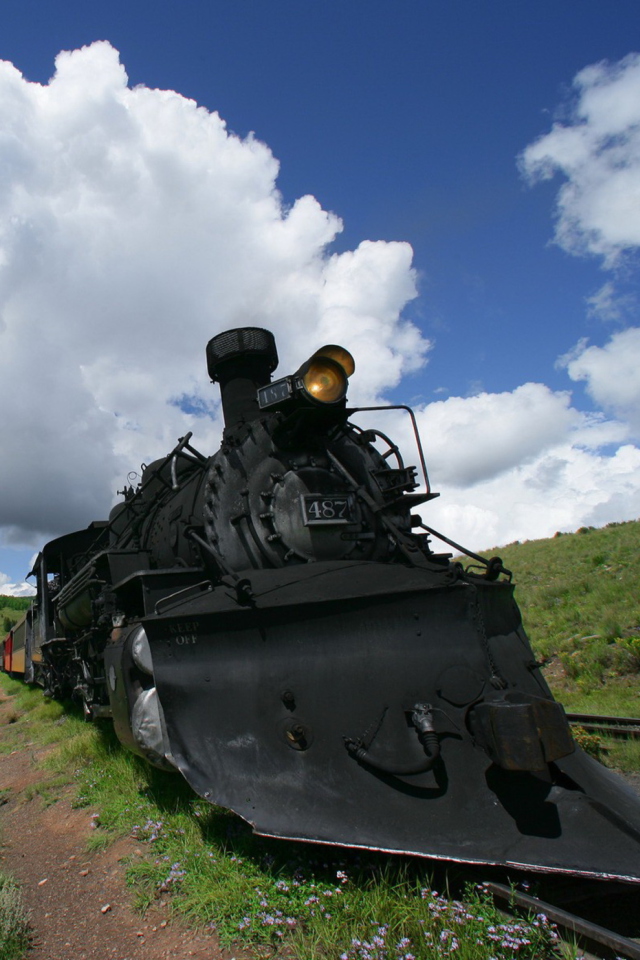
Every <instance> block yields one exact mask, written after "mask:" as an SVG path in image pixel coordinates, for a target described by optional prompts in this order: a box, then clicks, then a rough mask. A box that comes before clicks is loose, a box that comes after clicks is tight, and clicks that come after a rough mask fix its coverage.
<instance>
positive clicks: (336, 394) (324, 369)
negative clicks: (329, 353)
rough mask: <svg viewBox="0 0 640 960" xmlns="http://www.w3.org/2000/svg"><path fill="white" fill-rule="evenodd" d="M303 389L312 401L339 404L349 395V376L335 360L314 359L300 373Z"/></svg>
mask: <svg viewBox="0 0 640 960" xmlns="http://www.w3.org/2000/svg"><path fill="white" fill-rule="evenodd" d="M298 376H299V377H300V380H301V381H302V388H303V390H304V392H305V393H306V394H307V396H308V397H309V398H310V399H311V400H315V401H316V402H319V403H337V402H338V401H339V400H342V399H343V398H344V397H345V396H346V394H347V375H346V373H345V372H344V369H343V368H342V367H341V366H340V364H339V363H336V361H335V360H331V359H330V358H329V357H312V358H311V360H307V362H306V363H305V364H304V366H302V367H301V368H300V370H299V371H298Z"/></svg>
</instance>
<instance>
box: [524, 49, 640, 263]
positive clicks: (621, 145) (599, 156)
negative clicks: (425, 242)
mask: <svg viewBox="0 0 640 960" xmlns="http://www.w3.org/2000/svg"><path fill="white" fill-rule="evenodd" d="M573 85H574V90H575V101H574V103H573V105H572V109H571V115H570V119H569V122H564V123H560V122H558V123H554V125H553V128H552V130H551V131H550V132H549V133H547V134H545V135H544V136H542V137H540V139H538V140H537V141H536V142H535V143H533V144H531V145H530V146H529V147H527V148H526V150H525V151H524V152H523V154H522V157H521V165H522V169H523V171H524V173H525V174H526V175H527V176H528V177H529V178H530V179H532V180H535V179H537V178H541V179H549V178H550V177H553V176H554V175H555V174H556V173H561V174H563V175H564V177H565V178H566V182H565V183H564V184H563V186H562V187H561V188H560V191H559V193H558V201H557V222H556V240H557V242H558V243H559V244H560V245H561V246H562V247H564V248H565V249H566V250H568V251H570V252H571V253H578V254H585V253H590V254H595V255H598V256H601V257H602V258H603V259H604V262H605V264H606V265H607V266H612V265H613V264H615V263H616V261H618V259H619V258H620V256H621V254H623V253H624V252H625V251H627V250H629V249H631V248H635V247H637V246H638V245H639V244H640V54H637V53H633V54H629V56H627V57H625V58H624V59H623V60H620V61H619V62H618V63H613V64H611V63H608V62H607V61H602V62H601V63H596V64H593V65H591V66H589V67H586V68H585V69H584V70H581V71H580V73H578V75H577V76H576V78H575V80H574V82H573Z"/></svg>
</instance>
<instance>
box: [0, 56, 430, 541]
mask: <svg viewBox="0 0 640 960" xmlns="http://www.w3.org/2000/svg"><path fill="white" fill-rule="evenodd" d="M0 168H2V171H3V174H2V178H1V180H0V451H1V452H2V460H1V462H2V486H3V492H4V493H3V498H2V502H1V503H0V527H4V528H5V539H6V541H7V542H33V543H34V544H35V543H37V542H38V540H39V539H40V537H41V535H42V534H43V533H61V532H65V531H68V530H70V529H73V528H75V527H78V526H82V525H84V524H86V523H87V522H88V521H89V520H91V519H93V518H96V517H100V516H104V514H105V513H106V511H107V510H108V507H109V504H110V502H111V498H112V491H113V490H114V489H115V487H116V486H118V485H122V481H123V480H124V477H125V476H126V474H127V472H128V471H129V470H130V469H132V468H135V467H136V466H137V465H138V464H140V462H141V461H143V460H145V461H148V460H150V459H152V458H153V457H155V456H158V455H161V454H164V453H166V452H168V450H169V449H171V447H172V446H173V444H174V443H175V439H176V437H177V436H179V435H182V434H184V433H185V432H186V430H188V429H190V428H194V430H195V433H196V438H197V443H198V444H199V445H200V446H201V447H202V448H203V449H204V450H205V452H209V451H212V450H214V449H216V447H217V443H218V436H219V427H220V423H219V421H218V422H216V423H214V422H213V421H212V420H211V419H207V418H201V417H200V418H198V417H197V416H196V415H195V414H187V413H185V412H184V411H183V410H181V409H180V407H179V406H178V405H177V404H176V403H175V400H176V398H179V397H181V396H184V395H188V396H190V397H193V398H194V400H195V401H196V405H200V406H201V407H203V408H205V409H209V410H210V411H213V412H214V413H215V412H217V411H218V409H219V408H218V403H217V391H216V390H215V389H214V388H213V387H212V386H211V385H210V383H209V381H208V377H207V373H206V365H205V358H204V348H205V345H206V342H207V340H208V339H209V338H210V337H211V336H213V335H214V334H215V333H217V332H219V331H220V330H223V329H225V328H229V327H233V326H241V325H246V324H250V325H254V324H255V325H258V326H266V327H268V328H270V329H271V330H273V332H274V333H275V334H276V336H277V339H278V347H279V351H280V357H281V368H280V369H281V370H282V371H284V372H287V371H288V370H291V369H295V366H294V365H296V366H297V365H298V364H299V363H300V362H301V360H302V359H303V358H304V357H305V356H307V355H308V354H309V353H310V352H311V351H312V350H313V349H315V348H316V347H318V346H319V345H320V342H321V341H325V342H326V341H329V342H331V341H333V342H335V341H338V342H344V344H345V346H347V347H348V348H350V349H352V350H353V352H354V353H355V355H356V357H357V360H358V374H359V377H358V379H357V380H356V382H355V384H354V390H355V392H356V394H357V393H358V391H359V395H360V399H361V400H363V401H366V400H371V399H372V398H374V397H376V396H377V395H378V394H379V393H380V392H381V391H383V390H384V389H385V388H386V387H388V386H390V385H394V384H396V383H397V382H398V381H399V379H400V378H401V376H402V375H403V374H404V373H405V372H406V371H408V370H413V369H415V368H416V367H417V366H419V365H420V364H421V363H422V362H424V356H425V354H426V351H427V349H428V347H429V344H428V342H427V341H425V340H424V339H423V338H422V336H421V335H420V333H419V331H418V330H417V328H416V327H414V326H412V325H411V324H410V323H408V322H407V321H405V320H403V319H402V318H401V316H400V313H401V310H402V309H403V307H404V306H405V304H406V303H407V301H409V300H411V299H412V298H413V297H415V295H416V289H415V277H414V272H413V270H412V267H411V259H412V251H411V248H410V247H409V245H408V244H405V243H386V242H372V241H369V240H365V241H364V242H363V243H361V244H360V245H359V246H358V247H357V249H355V250H353V251H348V252H346V253H343V254H340V255H337V254H331V253H330V251H329V250H328V249H327V248H328V245H329V244H330V243H331V242H332V240H333V239H334V238H335V236H336V234H337V233H338V232H339V231H340V230H341V229H342V225H341V222H340V220H339V219H338V218H337V217H336V216H335V215H334V214H332V213H328V212H327V211H325V210H323V209H322V208H321V207H320V205H319V204H318V202H317V201H316V200H315V199H314V198H313V197H311V196H306V197H302V198H300V199H298V200H296V201H295V203H293V204H292V205H291V206H290V207H286V206H285V205H284V203H283V200H282V197H281V195H280V194H279V193H278V190H277V189H276V177H277V174H278V162H277V161H276V160H275V158H274V157H273V155H272V154H271V152H270V150H269V149H268V147H267V146H265V145H264V144H262V143H260V142H258V141H257V140H256V139H255V138H253V137H248V138H246V139H244V140H242V139H239V138H238V137H236V136H234V135H232V134H230V133H229V132H228V131H227V129H226V126H225V123H224V121H223V120H222V119H221V118H220V117H219V116H218V114H217V113H211V112H209V111H208V110H206V109H205V108H203V107H198V106H197V105H196V104H195V103H194V102H193V101H191V100H188V99H186V98H184V97H182V96H180V95H179V94H177V93H174V92H171V91H160V90H150V89H147V88H145V87H136V88H135V89H130V88H129V87H128V86H127V77H126V74H125V71H124V68H123V67H122V66H121V65H120V63H119V59H118V54H117V52H116V51H115V50H114V49H113V48H112V47H111V46H110V45H109V44H108V43H106V42H99V43H95V44H92V45H91V46H89V47H85V48H83V49H82V50H76V51H73V52H71V53H62V54H60V55H59V57H58V58H57V59H56V71H55V75H54V76H53V78H52V80H51V81H50V82H49V83H48V84H47V85H40V84H36V83H30V82H28V81H27V80H26V79H25V78H23V77H22V75H21V74H20V73H19V71H18V70H16V68H15V67H14V66H12V65H11V64H9V63H0ZM380 361H383V362H380ZM172 401H173V402H172ZM194 440H195V438H194Z"/></svg>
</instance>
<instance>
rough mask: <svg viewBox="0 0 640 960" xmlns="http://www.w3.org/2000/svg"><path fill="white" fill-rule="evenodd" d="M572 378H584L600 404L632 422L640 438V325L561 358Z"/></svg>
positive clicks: (592, 394) (582, 343) (588, 389)
mask: <svg viewBox="0 0 640 960" xmlns="http://www.w3.org/2000/svg"><path fill="white" fill-rule="evenodd" d="M561 363H562V364H563V365H564V366H566V368H567V371H568V373H569V376H570V377H571V379H572V380H584V381H585V382H586V384H587V387H586V389H587V392H588V393H589V394H590V395H591V397H593V399H594V400H595V402H596V403H597V404H600V405H601V406H602V407H604V408H605V409H606V410H611V411H613V412H614V413H615V414H616V416H618V417H621V418H623V419H625V420H627V421H628V422H629V424H630V425H631V426H632V427H633V429H634V431H635V436H636V437H640V328H638V327H629V328H628V329H627V330H621V331H620V332H619V333H616V334H614V335H613V336H612V337H611V339H610V340H609V341H608V342H607V343H606V344H605V345H604V347H597V346H591V347H590V346H588V345H587V342H586V341H582V342H580V343H579V344H578V346H577V348H576V349H575V350H574V351H572V352H571V353H570V354H568V355H567V356H566V357H564V358H561Z"/></svg>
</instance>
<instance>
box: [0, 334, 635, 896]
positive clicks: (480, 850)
mask: <svg viewBox="0 0 640 960" xmlns="http://www.w3.org/2000/svg"><path fill="white" fill-rule="evenodd" d="M207 362H208V371H209V375H210V377H211V379H212V380H213V381H214V382H217V383H219V385H220V390H221V396H222V406H223V413H224V419H225V428H224V433H223V438H222V444H221V448H220V450H219V451H218V452H217V453H215V454H214V455H213V456H211V457H205V456H203V455H202V454H201V453H199V452H198V450H197V449H196V448H195V447H194V446H193V445H192V443H191V434H188V435H187V436H185V437H184V438H182V439H181V440H180V442H179V443H178V444H177V446H176V447H175V448H174V449H173V450H172V451H171V453H170V454H169V455H168V456H166V457H165V458H163V459H161V460H157V461H155V462H154V463H151V464H149V465H148V466H146V467H145V468H144V470H143V473H142V476H141V479H140V482H139V484H138V486H137V488H136V489H134V488H133V487H132V486H127V487H125V489H124V490H123V491H122V495H123V499H122V501H121V502H120V503H119V504H118V505H117V506H115V507H114V509H113V510H112V511H111V514H110V516H109V519H108V521H96V522H93V523H91V524H90V525H89V527H88V528H87V529H86V530H79V531H76V532H74V533H69V534H67V535H66V536H62V537H59V538H58V539H56V540H53V541H51V542H50V543H47V544H46V545H45V547H44V548H43V550H42V552H41V553H40V555H39V556H38V558H37V560H36V563H35V565H34V569H33V571H32V574H33V575H35V577H36V583H37V596H36V598H35V600H34V603H33V605H32V608H31V610H30V611H28V613H27V616H26V618H25V620H24V621H23V622H22V624H20V625H19V626H18V627H17V628H16V630H15V631H14V632H13V634H12V635H10V637H9V638H8V639H7V641H6V642H5V648H4V659H3V663H4V668H5V669H8V670H11V671H12V672H14V673H18V674H22V675H24V678H25V679H26V680H27V681H28V682H35V683H39V684H41V685H42V686H43V687H44V689H45V691H46V693H47V694H48V695H50V696H54V697H64V696H69V695H73V696H74V697H76V698H77V699H79V700H80V701H81V702H82V704H83V708H84V711H85V714H86V716H87V718H88V719H92V720H93V719H96V718H101V717H110V718H112V721H113V724H114V726H115V730H116V732H117V735H118V737H119V738H120V740H121V741H122V743H123V744H124V745H125V746H126V747H128V748H129V749H130V750H132V751H134V752H135V753H137V754H140V755H141V756H143V757H145V758H146V759H147V760H148V761H149V762H151V763H153V764H155V765H157V766H159V767H163V768H165V769H171V770H178V771H180V773H181V774H182V775H183V776H184V777H185V778H186V779H187V781H188V782H189V783H190V784H191V786H192V787H193V789H194V790H195V791H196V792H197V793H198V794H200V795H201V796H202V797H205V798H206V799H207V800H209V801H211V802H212V803H215V804H219V805H221V806H224V807H227V808H229V809H231V810H233V811H235V812H236V813H237V814H239V815H240V816H241V817H243V818H244V819H245V820H246V821H248V822H249V823H250V824H251V825H252V826H253V829H254V830H255V832H256V833H258V834H262V835H266V836H276V837H284V838H292V839H298V840H309V841H319V842H324V843H330V844H337V845H344V846H349V847H363V848H367V849H377V850H384V851H390V852H400V853H409V854H415V855H420V856H425V857H431V858H439V859H446V860H454V861H463V862H471V863H486V864H506V865H513V866H517V867H520V868H525V869H531V870H544V871H551V872H553V871H555V872H560V873H562V872H564V873H569V874H574V875H584V876H591V877H603V876H604V877H611V878H618V879H622V880H626V881H634V882H640V801H639V800H638V798H637V796H636V795H635V794H634V793H633V792H632V791H631V789H630V788H628V787H627V786H626V785H625V784H624V783H623V781H622V780H620V779H619V778H618V777H616V776H615V775H614V774H613V773H611V772H610V771H609V770H607V769H605V768H604V767H602V766H601V765H600V764H598V763H597V762H595V761H594V760H592V759H591V758H590V757H588V756H587V755H586V754H585V753H584V752H583V751H582V750H581V749H580V748H579V747H577V746H576V744H575V743H574V741H573V739H572V736H571V733H570V730H569V726H568V724H567V720H566V717H565V714H564V711H563V709H562V707H561V706H560V704H558V703H557V702H556V701H555V700H554V699H553V697H552V695H551V693H550V691H549V689H548V687H547V685H546V683H545V680H544V678H543V677H542V675H541V672H540V664H539V663H537V662H536V659H535V657H534V655H533V652H532V650H531V647H530V645H529V642H528V640H527V637H526V635H525V632H524V630H523V627H522V623H521V617H520V613H519V610H518V607H517V605H516V603H515V601H514V597H513V590H514V588H513V584H512V582H511V575H510V573H509V571H507V570H505V569H504V567H503V565H502V563H501V561H500V559H499V558H494V559H492V560H490V561H485V560H482V558H480V557H475V556H474V555H471V557H472V559H473V561H474V562H473V563H471V564H470V565H468V566H467V568H466V569H465V567H464V566H463V565H462V564H461V563H460V562H459V561H454V560H452V554H450V553H438V552H435V551H434V549H433V546H432V544H433V533H434V531H431V530H430V528H429V527H427V526H426V525H425V524H423V522H422V519H421V517H420V516H419V515H418V514H416V513H415V512H414V511H415V508H416V507H417V506H419V505H420V504H426V503H428V502H429V500H431V499H432V498H433V497H435V496H437V494H435V493H433V492H431V489H430V486H429V481H428V476H427V473H426V469H425V467H424V457H423V455H422V449H421V447H420V445H419V438H418V435H417V431H416V438H417V440H418V453H419V460H420V463H421V467H422V472H423V478H422V481H421V482H420V483H419V482H418V472H417V470H416V468H414V467H411V466H405V464H404V462H403V459H402V456H401V453H400V451H399V449H398V447H397V446H396V445H395V444H394V443H393V442H392V441H391V440H389V438H388V437H386V436H385V435H384V434H383V433H381V432H380V431H379V430H376V429H362V428H360V427H358V426H356V425H355V424H354V423H353V422H352V419H351V418H352V417H353V416H354V415H355V414H356V413H357V412H358V410H357V409H353V408H349V407H348V406H347V400H346V395H347V382H348V378H349V377H350V376H351V374H352V373H353V371H354V366H355V365H354V361H353V358H352V357H351V355H350V354H349V353H348V351H346V350H345V349H344V348H342V347H339V346H336V345H335V344H331V345H327V346H325V347H322V348H320V349H319V350H317V351H316V352H315V353H314V354H313V356H312V357H311V358H310V359H309V360H307V361H306V362H305V363H304V364H302V366H301V367H300V368H299V369H298V370H297V371H296V372H295V373H294V374H292V375H290V376H284V377H281V378H279V379H276V380H272V379H271V375H272V373H273V371H274V370H275V369H276V366H277V363H278V358H277V352H276V346H275V341H274V338H273V336H272V334H271V333H270V332H269V331H267V330H263V329H259V328H254V327H247V328H241V329H236V330H230V331H227V332H225V333H221V334H220V335H218V336H216V337H214V338H213V339H212V340H211V341H210V342H209V344H208V345H207ZM361 409H367V410H370V409H371V408H361ZM405 409H407V411H408V413H409V415H410V416H413V415H412V414H411V411H409V409H408V408H405ZM413 423H414V426H415V419H413ZM440 539H441V540H442V541H444V542H445V543H451V542H450V541H447V540H446V538H444V537H440ZM7 648H8V649H7Z"/></svg>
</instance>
